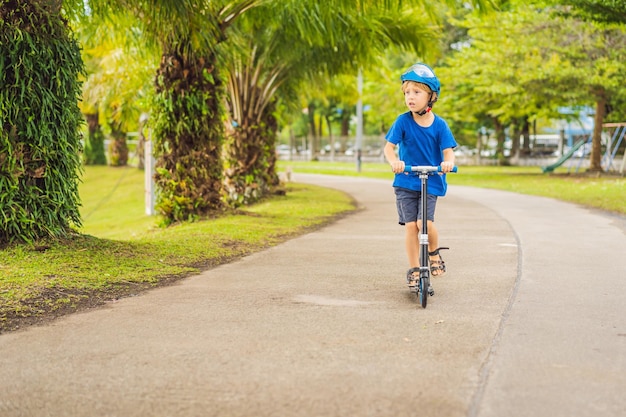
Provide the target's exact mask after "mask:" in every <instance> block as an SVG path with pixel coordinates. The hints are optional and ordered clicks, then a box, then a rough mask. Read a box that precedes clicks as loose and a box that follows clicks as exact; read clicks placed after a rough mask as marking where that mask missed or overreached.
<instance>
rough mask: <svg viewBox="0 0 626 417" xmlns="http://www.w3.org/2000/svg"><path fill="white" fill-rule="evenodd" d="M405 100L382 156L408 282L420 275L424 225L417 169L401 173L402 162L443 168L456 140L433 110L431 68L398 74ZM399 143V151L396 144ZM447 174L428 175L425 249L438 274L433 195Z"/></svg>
mask: <svg viewBox="0 0 626 417" xmlns="http://www.w3.org/2000/svg"><path fill="white" fill-rule="evenodd" d="M400 79H401V80H402V92H403V93H404V102H405V104H406V105H407V107H408V108H409V111H408V112H406V113H403V114H401V115H400V116H398V118H397V119H396V121H395V122H394V123H393V125H392V126H391V128H390V129H389V132H387V135H386V136H385V139H386V140H387V143H386V144H385V149H384V152H385V157H386V158H387V161H388V162H389V164H390V165H391V170H392V171H393V172H394V173H395V174H396V175H395V179H394V181H393V187H394V191H395V194H396V205H397V208H398V217H399V223H400V224H401V225H404V227H405V231H406V233H405V246H406V253H407V256H408V260H409V265H410V269H409V271H408V273H407V281H408V284H409V286H413V285H415V281H417V280H418V278H419V242H418V236H419V230H420V229H421V226H422V213H418V211H421V204H420V198H422V196H421V186H420V185H421V184H420V179H419V177H418V176H417V175H408V174H407V173H404V166H405V165H432V166H438V165H441V171H442V173H443V174H445V173H446V172H450V171H451V170H452V168H453V167H454V148H455V147H456V146H457V143H456V141H455V139H454V136H453V135H452V132H451V131H450V128H449V127H448V124H447V123H446V122H445V120H443V119H442V118H441V117H439V116H437V115H435V114H434V113H432V112H431V109H432V107H433V104H435V102H436V101H437V99H438V98H439V93H440V90H441V85H440V83H439V79H438V78H437V77H436V76H435V74H434V72H433V70H432V69H431V68H430V67H429V66H428V65H425V64H422V63H418V64H415V65H413V66H412V67H411V68H409V69H408V70H407V71H406V72H405V73H404V74H402V76H401V77H400ZM397 145H399V152H398V156H396V146H397ZM446 189H447V184H446V177H445V175H432V176H430V177H429V179H428V196H427V198H428V213H427V217H426V218H427V219H428V251H429V253H428V254H429V258H430V265H431V267H430V268H431V275H432V276H435V277H436V276H441V275H443V274H444V273H445V272H446V266H445V264H444V262H443V259H442V258H441V255H440V254H439V250H441V249H447V248H440V247H439V235H438V232H437V228H436V227H435V224H434V220H435V206H436V203H437V197H440V196H444V195H445V194H446Z"/></svg>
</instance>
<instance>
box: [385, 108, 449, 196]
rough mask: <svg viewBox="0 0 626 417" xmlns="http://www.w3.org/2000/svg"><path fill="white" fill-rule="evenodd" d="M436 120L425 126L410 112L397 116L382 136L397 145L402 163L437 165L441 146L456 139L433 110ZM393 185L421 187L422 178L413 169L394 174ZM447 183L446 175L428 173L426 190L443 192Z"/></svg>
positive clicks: (439, 194) (435, 193) (444, 193)
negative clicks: (418, 122)
mask: <svg viewBox="0 0 626 417" xmlns="http://www.w3.org/2000/svg"><path fill="white" fill-rule="evenodd" d="M433 115H434V116H435V120H434V121H433V123H432V124H431V125H430V126H428V127H422V126H420V125H418V124H417V122H415V120H413V115H412V114H411V112H406V113H403V114H401V115H400V116H398V118H397V119H396V121H395V122H393V125H391V128H390V129H389V131H388V132H387V135H386V136H385V139H387V141H388V142H391V143H393V144H394V145H399V149H398V157H399V158H400V159H401V160H402V161H404V163H405V165H432V166H438V165H441V163H442V162H443V150H444V149H447V148H456V146H457V143H456V140H454V136H453V135H452V132H451V131H450V128H449V127H448V124H447V123H446V121H445V120H443V119H442V118H441V117H439V116H437V115H435V114H433ZM393 186H394V187H400V188H407V189H409V190H415V191H420V190H421V182H420V179H419V177H418V176H417V175H415V174H412V173H401V174H396V177H395V179H394V181H393ZM447 188H448V186H447V183H446V176H445V175H431V176H429V177H428V194H434V195H436V196H444V195H446V190H447Z"/></svg>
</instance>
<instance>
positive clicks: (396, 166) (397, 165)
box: [390, 159, 404, 174]
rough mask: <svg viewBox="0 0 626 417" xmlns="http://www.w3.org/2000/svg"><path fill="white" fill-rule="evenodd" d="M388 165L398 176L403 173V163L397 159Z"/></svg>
mask: <svg viewBox="0 0 626 417" xmlns="http://www.w3.org/2000/svg"><path fill="white" fill-rule="evenodd" d="M390 165H391V170H392V171H393V172H394V173H396V174H400V173H401V172H404V161H402V160H399V159H398V160H397V161H393V162H392V163H391V164H390Z"/></svg>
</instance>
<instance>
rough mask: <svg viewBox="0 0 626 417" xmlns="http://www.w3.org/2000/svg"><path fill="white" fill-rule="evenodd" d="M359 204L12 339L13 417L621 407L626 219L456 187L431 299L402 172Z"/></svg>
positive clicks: (5, 412)
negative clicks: (304, 231) (411, 252)
mask: <svg viewBox="0 0 626 417" xmlns="http://www.w3.org/2000/svg"><path fill="white" fill-rule="evenodd" d="M295 179H296V180H297V181H303V182H314V183H319V184H322V185H326V186H329V187H335V188H338V189H342V190H345V191H346V192H348V193H350V194H351V195H353V196H354V198H355V199H356V200H357V201H358V203H359V206H360V207H361V210H359V211H358V212H357V213H356V214H354V215H351V216H348V217H346V218H344V219H342V220H340V221H338V222H336V223H334V224H333V225H330V226H328V227H326V228H324V229H322V230H319V231H317V232H314V233H311V234H308V235H305V236H302V237H300V238H297V239H293V240H290V241H288V242H285V243H283V244H281V245H279V246H276V247H274V248H272V249H269V250H267V251H264V252H261V253H257V254H254V255H251V256H248V257H246V258H244V259H242V260H240V261H237V262H234V263H231V264H228V265H224V266H221V267H218V268H215V269H212V270H210V271H207V272H205V273H202V274H200V275H197V276H194V277H191V278H188V279H185V280H183V281H182V282H180V283H179V284H178V285H175V286H172V287H167V288H160V289H157V290H154V291H150V292H148V293H146V294H144V295H141V296H139V297H134V298H129V299H124V300H122V301H119V302H116V303H111V304H108V305H107V306H105V307H104V308H99V309H96V310H93V311H89V312H85V313H80V314H75V315H72V316H68V317H65V318H62V319H60V320H57V321H55V322H53V323H51V324H49V325H46V326H41V327H32V328H29V329H27V330H25V331H20V332H16V333H9V334H5V335H2V336H0V375H1V377H0V416H2V417H16V416H29V417H30V416H33V417H44V416H55V417H56V416H90V417H97V416H124V417H129V416H150V417H158V416H176V417H181V416H202V417H204V416H224V417H236V416H255V417H256V416H281V417H282V416H324V417H328V416H351V417H352V416H394V417H399V416H437V417H456V416H469V417H491V416H493V417H496V416H497V417H506V416H511V417H525V416H528V417H531V416H532V417H537V416H549V417H560V416H563V417H565V416H567V417H577V416H581V417H583V416H584V417H588V416H615V417H617V416H624V415H626V396H625V395H624V392H626V361H625V358H626V302H624V300H625V296H626V291H625V290H626V281H625V280H624V278H626V252H625V248H626V227H625V224H626V223H625V222H624V219H623V218H617V217H610V216H607V215H604V214H600V213H597V212H593V211H590V210H587V209H584V208H580V207H577V206H575V205H571V204H564V203H561V202H558V201H555V200H551V199H546V198H538V197H528V196H520V195H516V194H511V193H506V192H500V191H489V190H477V189H471V188H464V187H454V186H451V187H450V193H449V196H448V197H446V198H445V199H442V200H441V201H440V203H439V207H438V217H437V221H438V224H439V229H440V232H441V235H442V239H441V240H442V242H441V243H442V244H445V245H449V246H450V247H451V248H452V250H451V251H448V252H446V254H445V255H444V257H445V259H446V263H447V265H448V266H449V272H448V274H446V276H445V277H444V278H437V279H435V280H434V283H433V284H434V287H435V291H436V295H435V297H433V298H431V299H430V300H429V304H428V308H427V309H426V310H423V309H421V308H419V307H418V305H417V302H416V301H415V299H414V297H412V296H411V295H410V294H409V293H408V291H407V289H406V287H405V284H404V282H403V280H404V274H405V271H406V260H405V255H404V248H403V230H402V228H401V227H399V226H397V225H395V219H396V214H395V209H394V203H393V201H394V200H393V192H392V190H391V187H390V185H389V182H388V181H376V180H361V179H352V178H337V177H320V176H310V175H296V176H295Z"/></svg>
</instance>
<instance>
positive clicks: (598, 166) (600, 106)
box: [589, 90, 606, 172]
mask: <svg viewBox="0 0 626 417" xmlns="http://www.w3.org/2000/svg"><path fill="white" fill-rule="evenodd" d="M596 97H597V101H596V115H595V117H594V121H593V122H594V125H593V138H592V142H591V155H590V156H589V171H590V172H600V171H602V124H603V123H604V112H605V111H606V95H605V94H604V90H600V91H598V92H597V94H596Z"/></svg>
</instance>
